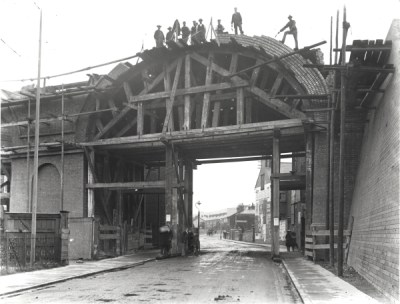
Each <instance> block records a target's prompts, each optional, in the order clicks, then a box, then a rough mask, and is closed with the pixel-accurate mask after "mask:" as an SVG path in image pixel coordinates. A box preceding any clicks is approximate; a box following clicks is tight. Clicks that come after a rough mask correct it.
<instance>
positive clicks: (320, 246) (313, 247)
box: [305, 244, 347, 250]
mask: <svg viewBox="0 0 400 304" xmlns="http://www.w3.org/2000/svg"><path fill="white" fill-rule="evenodd" d="M329 246H330V244H306V245H305V247H306V249H311V250H318V249H329V248H330V247H329ZM346 247H347V244H343V248H346ZM334 248H335V249H336V248H338V246H337V244H334Z"/></svg>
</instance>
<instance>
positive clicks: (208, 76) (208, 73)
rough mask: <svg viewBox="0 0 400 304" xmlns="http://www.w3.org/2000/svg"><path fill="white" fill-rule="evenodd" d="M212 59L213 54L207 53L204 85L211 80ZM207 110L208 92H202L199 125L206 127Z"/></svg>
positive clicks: (208, 103) (208, 110)
mask: <svg viewBox="0 0 400 304" xmlns="http://www.w3.org/2000/svg"><path fill="white" fill-rule="evenodd" d="M213 61H214V54H213V53H210V54H209V55H208V63H207V71H206V81H205V86H207V87H208V86H209V85H210V84H211V82H212V68H211V66H212V64H213ZM209 112H210V93H209V92H206V93H204V97H203V110H202V114H201V127H202V128H207V127H208V123H209Z"/></svg>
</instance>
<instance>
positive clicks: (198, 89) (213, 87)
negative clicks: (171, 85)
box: [129, 81, 249, 103]
mask: <svg viewBox="0 0 400 304" xmlns="http://www.w3.org/2000/svg"><path fill="white" fill-rule="evenodd" d="M248 85H249V84H248V82H245V81H241V82H237V83H230V82H222V83H216V84H210V85H208V86H205V85H204V86H195V87H191V88H185V89H178V90H176V92H175V96H180V95H190V94H198V93H207V92H213V91H218V90H227V89H235V88H240V87H246V86H248ZM170 95H171V92H170V91H169V90H167V91H163V92H157V93H150V94H144V95H137V96H131V98H130V100H129V102H130V103H135V102H140V101H147V100H154V99H159V98H168V97H169V96H170Z"/></svg>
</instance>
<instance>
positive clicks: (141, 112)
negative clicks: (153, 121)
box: [136, 102, 144, 136]
mask: <svg viewBox="0 0 400 304" xmlns="http://www.w3.org/2000/svg"><path fill="white" fill-rule="evenodd" d="M143 124H144V110H143V102H139V103H138V104H137V125H136V132H137V133H136V134H137V135H138V136H142V135H143Z"/></svg>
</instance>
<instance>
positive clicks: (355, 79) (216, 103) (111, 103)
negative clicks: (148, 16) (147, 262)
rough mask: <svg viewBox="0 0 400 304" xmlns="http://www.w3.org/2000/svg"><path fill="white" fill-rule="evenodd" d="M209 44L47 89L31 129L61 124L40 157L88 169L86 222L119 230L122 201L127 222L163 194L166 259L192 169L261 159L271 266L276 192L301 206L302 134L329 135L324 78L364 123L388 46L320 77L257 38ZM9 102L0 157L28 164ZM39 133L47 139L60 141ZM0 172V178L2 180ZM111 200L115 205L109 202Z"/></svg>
mask: <svg viewBox="0 0 400 304" xmlns="http://www.w3.org/2000/svg"><path fill="white" fill-rule="evenodd" d="M218 40H219V41H218V43H217V42H216V41H214V40H213V41H211V42H207V43H204V44H201V45H193V46H189V45H186V44H185V43H184V42H183V41H181V40H179V41H177V42H174V41H169V42H168V47H162V48H153V49H151V50H146V51H144V52H141V53H138V54H137V56H139V57H140V58H141V59H142V61H141V62H140V63H138V64H136V65H134V66H133V65H131V64H130V63H129V62H125V63H120V64H118V65H117V66H116V67H115V68H114V69H113V70H112V71H111V72H110V73H109V74H108V75H103V76H100V77H95V76H91V79H90V81H89V83H86V84H85V83H80V84H77V85H74V84H71V86H70V87H67V86H65V87H64V88H62V87H61V86H57V87H50V88H46V91H47V93H45V94H44V95H42V99H43V100H44V101H46V102H48V103H49V104H51V103H54V102H57V101H58V102H59V101H60V100H61V99H62V100H63V99H64V97H66V98H67V100H66V104H67V106H66V110H65V112H64V111H62V113H61V115H60V114H55V113H54V112H53V113H48V115H49V116H50V117H46V118H41V119H40V123H41V124H42V125H43V129H44V130H45V129H46V128H48V129H50V127H51V126H53V125H54V124H56V123H58V122H60V121H66V122H68V123H70V124H71V128H70V133H71V134H72V136H70V137H69V141H66V140H62V141H59V140H56V141H53V142H45V141H44V140H42V141H41V144H40V146H41V147H42V148H43V149H44V150H43V152H44V151H45V150H47V151H48V152H56V153H57V152H58V153H59V150H60V149H61V150H62V154H64V152H63V151H64V150H63V149H62V148H63V147H65V148H66V150H67V151H68V150H71V151H72V150H81V151H82V150H83V151H84V153H85V156H86V161H87V165H88V168H89V174H88V182H87V184H86V185H85V187H86V189H87V190H88V202H87V209H88V216H89V217H94V216H100V217H101V221H102V222H103V223H104V224H112V223H116V224H117V225H119V226H121V225H122V221H123V219H124V215H123V212H124V210H126V209H127V206H126V205H127V204H128V203H129V202H127V201H125V199H126V198H124V193H135V194H139V195H140V199H139V204H138V209H137V211H136V214H135V218H136V217H137V216H138V213H139V210H140V208H141V206H142V205H143V204H145V203H146V202H145V201H146V195H147V194H161V195H164V206H163V208H164V209H165V212H164V215H165V217H164V218H162V219H160V220H159V223H158V224H159V225H161V224H164V223H165V222H166V221H167V222H169V223H171V225H172V227H173V232H174V239H173V252H174V253H177V252H180V250H181V247H182V246H183V245H182V240H181V233H182V232H183V230H184V228H185V227H191V226H192V224H193V223H192V219H191V214H192V206H193V201H192V200H193V196H192V194H193V169H195V168H196V166H197V165H198V164H202V163H207V162H211V161H212V160H207V159H215V158H222V159H221V160H214V161H216V162H217V161H240V160H251V159H253V158H254V157H257V158H261V159H267V158H270V159H272V163H273V174H272V189H273V192H272V208H271V209H272V212H271V213H272V220H271V223H273V225H272V226H271V230H272V231H273V235H274V237H273V254H274V255H279V226H277V225H274V223H275V221H274V220H273V219H276V218H279V190H280V189H281V186H283V183H284V185H285V186H284V187H285V189H287V190H290V189H304V190H305V193H306V199H307V200H308V201H311V200H312V186H313V185H312V181H313V172H312V170H313V168H312V160H313V153H314V152H313V133H315V132H317V133H324V132H326V130H327V129H328V132H326V134H327V135H329V136H332V138H333V137H334V130H335V129H337V119H335V118H334V117H333V114H334V113H335V111H336V110H337V109H339V108H340V107H339V103H338V102H337V97H338V96H339V94H338V90H339V85H338V84H339V83H340V81H339V79H338V74H337V73H336V76H335V77H334V79H335V83H336V84H335V85H334V86H333V87H332V88H331V90H330V88H329V87H328V86H327V84H326V81H325V79H324V77H323V75H325V76H326V74H325V73H324V71H326V70H340V71H344V70H345V71H346V73H349V74H348V76H350V77H349V78H348V80H347V84H351V85H346V89H347V94H350V95H351V96H352V97H351V100H352V101H351V103H349V105H351V106H353V105H356V106H359V107H360V106H361V109H359V110H358V111H361V112H362V113H363V115H364V114H365V115H366V112H367V111H368V110H369V107H370V102H371V99H372V97H373V95H374V94H376V93H380V92H381V91H380V90H379V86H380V84H381V83H382V82H383V81H384V80H385V79H386V76H387V75H388V74H390V73H392V72H393V67H391V66H388V65H386V60H387V57H388V55H389V54H390V44H389V43H388V42H387V43H385V44H384V45H383V46H382V43H381V42H380V41H378V40H377V41H376V43H375V45H374V46H375V49H371V48H372V47H373V46H372V43H371V44H370V45H369V44H368V45H367V46H366V45H365V43H359V42H356V41H355V42H354V43H355V44H356V45H353V46H354V47H355V46H357V48H351V47H349V49H348V50H349V51H351V55H350V62H349V64H347V65H344V64H341V65H340V64H336V65H329V66H324V65H321V64H320V63H318V62H315V61H314V62H311V61H309V60H307V59H308V58H312V57H313V56H314V55H315V54H314V53H313V51H311V50H310V48H307V49H302V50H299V51H296V52H293V51H292V50H291V49H290V48H289V47H287V46H285V45H283V44H281V43H280V42H278V41H276V40H275V39H272V38H269V37H265V36H261V37H256V36H254V37H248V36H244V35H241V36H237V35H228V34H222V35H219V36H218ZM318 45H319V44H317V45H316V46H318ZM355 58H357V61H355V60H354V59H355ZM366 68H368V70H366ZM318 70H320V71H321V72H319V71H318ZM20 93H21V94H22V95H24V97H23V98H20V96H18V95H13V94H11V93H10V94H9V97H10V98H9V99H7V100H6V102H2V105H1V106H2V108H3V109H4V110H6V109H8V110H9V112H10V113H13V112H14V111H16V110H15V108H16V107H17V108H18V107H20V109H22V110H23V111H25V113H26V117H27V119H26V120H23V121H8V122H6V123H3V124H2V129H3V128H4V129H6V128H14V129H15V128H17V130H18V132H19V135H20V139H21V140H20V141H19V142H20V143H21V144H20V145H13V144H11V145H10V146H9V147H3V148H2V150H3V151H11V152H12V153H11V155H10V156H9V157H10V158H11V159H12V158H13V157H16V156H17V155H19V154H21V153H27V154H28V155H29V154H30V151H29V150H30V149H29V147H30V145H29V144H28V142H29V134H27V135H26V134H25V135H24V134H21V131H22V133H23V132H24V129H27V130H30V128H31V124H32V122H33V120H32V119H31V118H30V114H29V115H27V113H28V112H29V109H30V104H31V103H34V102H33V100H32V99H33V96H34V95H32V96H31V95H30V94H32V92H26V91H25V92H20ZM46 94H47V95H46ZM81 95H83V96H84V99H83V100H82V102H81V106H80V107H78V110H77V111H75V112H72V111H71V109H72V108H71V109H68V103H69V102H71V103H72V102H73V101H74V98H76V97H77V96H81ZM353 101H354V102H355V101H357V104H353ZM28 104H29V105H28ZM49 108H50V107H49ZM355 108H356V107H355ZM4 110H3V115H2V121H3V119H4V116H5V115H4V112H6V111H4ZM329 112H332V114H327V113H329ZM9 117H13V116H12V115H10V116H9ZM14 117H15V115H14ZM332 117H333V119H332ZM329 126H333V128H332V127H331V128H330V127H329ZM21 128H22V129H21ZM41 129H42V128H41ZM27 130H25V132H27ZM63 133H64V130H62V134H61V135H62V137H63ZM49 134H51V133H48V134H47V136H49V137H50V138H53V137H54V135H57V134H58V135H59V134H60V132H58V133H57V132H56V133H54V134H51V135H49ZM42 136H46V134H42ZM24 141H25V144H23V142H24ZM67 144H68V146H67ZM332 146H333V145H332ZM332 146H331V147H332ZM288 153H291V154H289V157H293V158H302V159H303V160H304V159H305V162H306V163H307V166H306V172H298V173H299V174H296V172H294V173H293V174H290V175H288V174H281V173H280V170H279V161H280V158H281V157H287V155H288ZM285 155H286V156H285ZM28 159H29V157H28ZM4 164H5V166H3V163H2V171H3V168H4V170H5V171H6V169H9V166H8V165H7V164H6V163H4ZM134 168H139V169H138V170H137V172H135V169H134ZM303 173H305V174H303ZM28 184H29V183H28ZM330 189H332V188H330ZM330 192H332V190H330ZM112 193H115V196H114V198H115V200H116V201H117V203H113V202H112V195H113V194H112ZM332 205H333V203H332V202H331V203H330V204H328V206H332ZM309 207H311V208H312V205H309ZM113 209H116V210H117V213H116V214H117V215H118V218H117V219H116V220H115V218H113V215H114V214H113V212H112V210H113ZM331 218H332V217H331ZM328 219H329V216H328V217H327V220H328ZM328 227H329V225H328ZM332 252H333V251H332Z"/></svg>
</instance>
